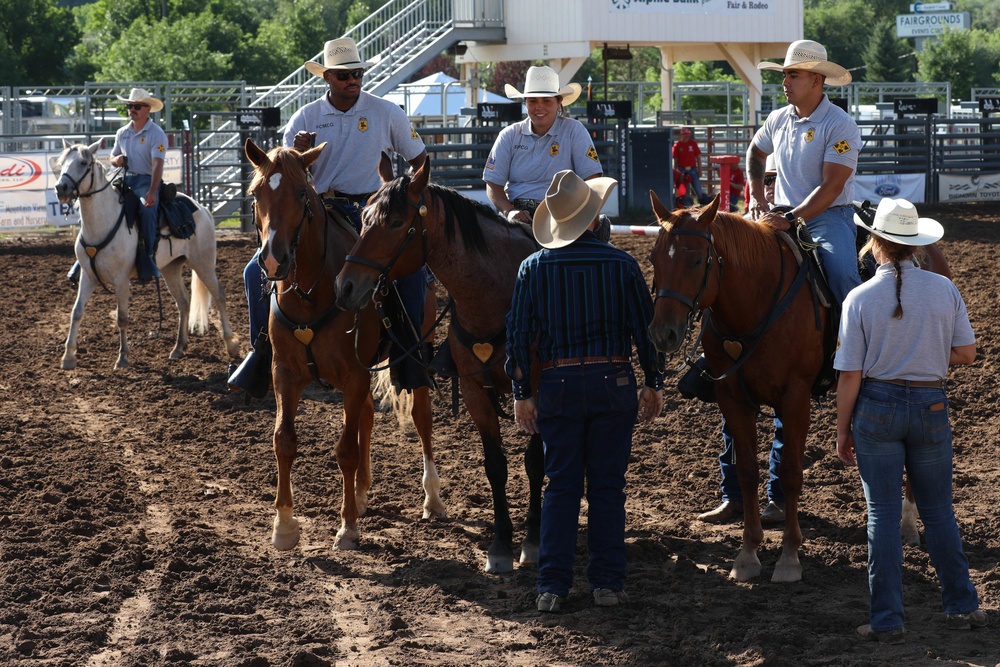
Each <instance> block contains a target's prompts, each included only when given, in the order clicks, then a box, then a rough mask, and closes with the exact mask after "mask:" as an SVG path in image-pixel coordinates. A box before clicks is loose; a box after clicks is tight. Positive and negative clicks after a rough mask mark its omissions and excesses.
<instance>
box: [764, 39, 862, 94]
mask: <svg viewBox="0 0 1000 667" xmlns="http://www.w3.org/2000/svg"><path fill="white" fill-rule="evenodd" d="M757 69H776V70H781V71H782V72H783V71H785V70H788V69H800V70H804V71H806V72H816V73H817V74H822V75H823V76H825V77H826V85H828V86H846V85H847V84H849V83H850V82H851V73H850V72H848V71H847V70H846V69H844V68H843V67H841V66H840V65H838V64H836V63H832V62H830V61H829V60H827V59H826V48H824V46H823V45H822V44H820V43H819V42H814V41H812V40H811V39H800V40H798V41H796V42H792V43H791V44H790V45H789V46H788V52H787V53H785V63H784V64H783V65H779V64H778V63H770V62H762V63H758V64H757Z"/></svg>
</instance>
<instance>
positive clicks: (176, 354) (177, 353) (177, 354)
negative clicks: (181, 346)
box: [168, 348, 184, 359]
mask: <svg viewBox="0 0 1000 667" xmlns="http://www.w3.org/2000/svg"><path fill="white" fill-rule="evenodd" d="M168 358H169V359H183V358H184V352H183V351H182V350H178V349H176V348H174V349H173V350H171V351H170V356H169V357H168Z"/></svg>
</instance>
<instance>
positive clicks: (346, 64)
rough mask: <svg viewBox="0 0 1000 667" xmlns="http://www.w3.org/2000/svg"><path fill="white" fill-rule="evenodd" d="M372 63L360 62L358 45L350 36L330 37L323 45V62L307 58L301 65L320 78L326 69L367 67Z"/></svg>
mask: <svg viewBox="0 0 1000 667" xmlns="http://www.w3.org/2000/svg"><path fill="white" fill-rule="evenodd" d="M373 64H374V63H370V62H362V61H361V56H360V55H359V54H358V45H357V44H355V43H354V40H353V39H351V38H350V37H339V38H337V39H331V40H330V41H328V42H327V43H326V44H324V45H323V64H322V65H320V64H319V63H318V62H316V61H315V60H307V61H306V62H305V63H304V64H303V67H305V68H306V70H307V71H308V72H309V73H310V74H314V75H315V76H318V77H320V78H322V76H323V74H325V73H326V71H327V70H328V69H368V68H369V67H371V66H372V65H373Z"/></svg>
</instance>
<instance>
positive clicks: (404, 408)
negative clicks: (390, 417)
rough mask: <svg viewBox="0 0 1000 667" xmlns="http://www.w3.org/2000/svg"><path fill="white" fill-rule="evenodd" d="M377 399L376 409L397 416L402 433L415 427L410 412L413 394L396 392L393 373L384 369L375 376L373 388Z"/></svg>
mask: <svg viewBox="0 0 1000 667" xmlns="http://www.w3.org/2000/svg"><path fill="white" fill-rule="evenodd" d="M372 396H374V397H375V409H376V410H378V411H379V412H392V413H393V414H394V415H396V423H397V424H399V429H400V430H401V431H409V430H410V429H411V428H414V426H413V418H412V417H411V416H410V411H411V410H412V409H413V392H409V391H399V392H397V391H396V388H395V387H394V386H393V385H392V377H391V371H390V370H389V369H388V368H384V369H382V370H380V371H379V372H377V373H376V374H375V385H374V386H373V387H372Z"/></svg>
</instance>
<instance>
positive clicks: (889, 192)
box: [875, 183, 902, 197]
mask: <svg viewBox="0 0 1000 667" xmlns="http://www.w3.org/2000/svg"><path fill="white" fill-rule="evenodd" d="M900 192H902V190H901V189H900V187H899V185H898V184H897V183H882V184H881V185H879V186H877V187H876V188H875V194H877V195H878V196H880V197H896V196H898V195H899V193H900Z"/></svg>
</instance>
